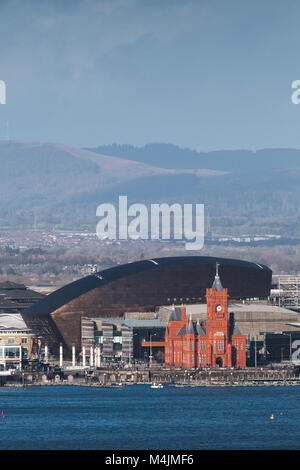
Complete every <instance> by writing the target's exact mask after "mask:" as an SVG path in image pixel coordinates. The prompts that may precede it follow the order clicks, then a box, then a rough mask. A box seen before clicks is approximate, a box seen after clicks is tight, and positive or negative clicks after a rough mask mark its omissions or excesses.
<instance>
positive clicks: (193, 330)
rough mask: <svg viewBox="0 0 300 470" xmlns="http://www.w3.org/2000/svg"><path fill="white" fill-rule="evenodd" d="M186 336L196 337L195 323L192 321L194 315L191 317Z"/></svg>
mask: <svg viewBox="0 0 300 470" xmlns="http://www.w3.org/2000/svg"><path fill="white" fill-rule="evenodd" d="M186 334H187V335H189V334H192V335H194V334H195V329H194V324H193V321H192V315H190V320H189V325H188V329H187V332H186Z"/></svg>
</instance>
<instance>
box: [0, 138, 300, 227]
mask: <svg viewBox="0 0 300 470" xmlns="http://www.w3.org/2000/svg"><path fill="white" fill-rule="evenodd" d="M0 165H1V172H0V217H1V219H0V223H1V224H4V223H6V224H9V223H10V222H11V221H13V222H14V224H15V225H18V220H22V221H26V220H27V219H28V218H29V220H30V221H32V215H30V216H28V217H27V216H26V214H32V212H35V213H36V214H37V216H38V220H39V221H40V222H43V223H49V224H54V223H58V224H62V225H63V224H64V223H68V224H69V225H72V226H73V227H74V228H75V227H76V226H77V225H78V224H80V223H81V222H85V223H88V224H91V225H92V226H95V223H96V221H97V220H96V208H97V206H98V205H99V204H101V203H104V202H112V201H117V199H118V197H119V195H128V198H129V202H144V203H152V202H167V203H174V202H179V203H196V202H197V203H204V204H205V205H206V212H207V213H209V215H210V216H211V217H212V218H214V217H215V218H216V219H217V222H216V225H217V226H218V227H221V228H222V227H223V228H224V230H225V229H226V230H228V231H231V233H237V232H238V231H239V230H243V231H245V230H246V231H247V232H248V233H249V232H253V231H256V232H257V231H272V233H281V234H285V235H287V234H288V235H291V236H300V185H299V178H300V151H299V150H290V149H265V150H260V151H257V152H251V151H248V150H236V151H230V150H227V151H218V152H209V153H199V152H195V151H192V150H189V149H181V148H179V147H176V146H173V145H167V144H151V145H147V146H145V147H143V148H140V149H139V148H135V147H132V146H117V145H112V146H101V147H98V148H97V149H94V150H91V149H90V150H86V149H81V148H76V147H69V146H65V145H60V144H49V143H25V142H6V141H3V142H0Z"/></svg>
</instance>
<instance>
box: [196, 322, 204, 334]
mask: <svg viewBox="0 0 300 470" xmlns="http://www.w3.org/2000/svg"><path fill="white" fill-rule="evenodd" d="M196 332H197V335H198V336H206V328H204V327H203V326H201V325H200V323H199V320H198V321H197V324H196Z"/></svg>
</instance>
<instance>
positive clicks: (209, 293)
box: [165, 265, 246, 368]
mask: <svg viewBox="0 0 300 470" xmlns="http://www.w3.org/2000/svg"><path fill="white" fill-rule="evenodd" d="M206 303H207V318H206V321H205V322H201V323H200V322H199V321H197V323H195V322H194V321H193V320H192V317H191V315H190V317H189V318H188V316H187V315H186V308H185V307H184V306H181V307H177V308H174V310H173V312H172V314H171V316H170V319H169V322H168V326H167V328H166V333H165V365H166V366H175V367H185V368H195V367H246V336H245V335H242V334H241V332H240V331H239V329H238V328H237V327H236V326H235V324H234V315H233V314H232V313H231V314H230V315H229V314H228V289H227V288H224V287H223V286H222V283H221V279H220V276H219V274H218V265H217V273H216V276H215V279H214V282H213V285H212V287H211V288H208V289H206Z"/></svg>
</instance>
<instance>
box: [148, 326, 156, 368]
mask: <svg viewBox="0 0 300 470" xmlns="http://www.w3.org/2000/svg"><path fill="white" fill-rule="evenodd" d="M152 336H156V333H154V334H153V335H150V356H149V367H152V342H151V339H152Z"/></svg>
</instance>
